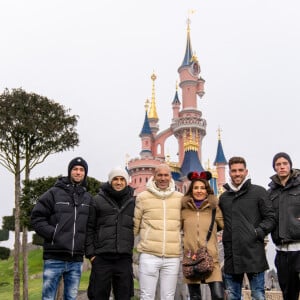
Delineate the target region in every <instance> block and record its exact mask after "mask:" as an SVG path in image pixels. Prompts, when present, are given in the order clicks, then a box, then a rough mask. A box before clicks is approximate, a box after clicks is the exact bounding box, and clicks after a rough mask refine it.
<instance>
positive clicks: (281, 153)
mask: <svg viewBox="0 0 300 300" xmlns="http://www.w3.org/2000/svg"><path fill="white" fill-rule="evenodd" d="M280 157H283V158H285V159H286V160H287V161H288V162H289V164H290V167H291V168H292V166H293V164H292V160H291V158H290V156H289V155H288V154H287V153H285V152H279V153H277V154H275V155H274V157H273V169H274V170H275V163H276V160H277V159H278V158H280Z"/></svg>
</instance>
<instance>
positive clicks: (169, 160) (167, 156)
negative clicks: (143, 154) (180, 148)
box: [166, 154, 171, 164]
mask: <svg viewBox="0 0 300 300" xmlns="http://www.w3.org/2000/svg"><path fill="white" fill-rule="evenodd" d="M170 162H171V155H170V154H167V155H166V163H167V164H169V163H170Z"/></svg>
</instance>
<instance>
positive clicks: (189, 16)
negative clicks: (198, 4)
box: [186, 9, 196, 27]
mask: <svg viewBox="0 0 300 300" xmlns="http://www.w3.org/2000/svg"><path fill="white" fill-rule="evenodd" d="M194 13H196V10H195V9H189V10H188V18H187V21H186V22H187V25H188V27H189V26H190V24H191V15H193V14H194Z"/></svg>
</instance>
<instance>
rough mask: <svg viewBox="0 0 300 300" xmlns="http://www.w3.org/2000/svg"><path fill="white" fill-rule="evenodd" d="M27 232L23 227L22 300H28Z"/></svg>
mask: <svg viewBox="0 0 300 300" xmlns="http://www.w3.org/2000/svg"><path fill="white" fill-rule="evenodd" d="M27 243H28V230H27V227H26V226H23V235H22V254H23V300H28V299H29V298H28V250H27V249H28V248H27Z"/></svg>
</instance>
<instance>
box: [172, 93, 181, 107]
mask: <svg viewBox="0 0 300 300" xmlns="http://www.w3.org/2000/svg"><path fill="white" fill-rule="evenodd" d="M172 104H173V105H174V104H181V102H180V100H179V97H178V91H176V92H175V96H174V99H173V102H172Z"/></svg>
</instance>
